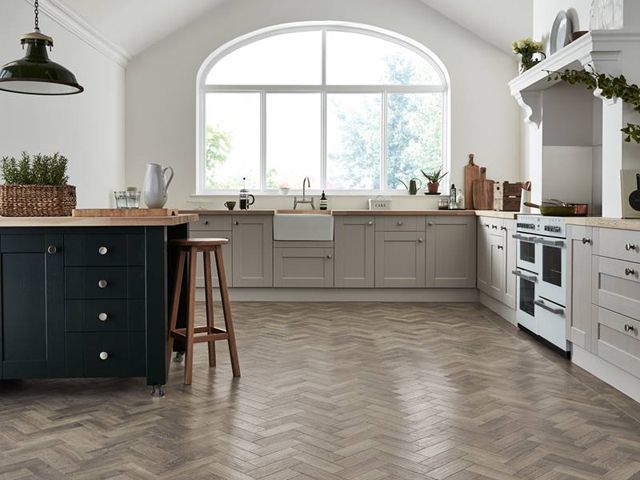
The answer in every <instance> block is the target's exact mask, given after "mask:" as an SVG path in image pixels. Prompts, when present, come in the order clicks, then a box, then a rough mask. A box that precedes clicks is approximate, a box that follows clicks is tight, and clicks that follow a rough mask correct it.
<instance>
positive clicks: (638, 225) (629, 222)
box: [565, 217, 640, 231]
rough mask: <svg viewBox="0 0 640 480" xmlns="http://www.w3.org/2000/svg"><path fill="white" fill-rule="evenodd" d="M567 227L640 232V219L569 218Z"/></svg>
mask: <svg viewBox="0 0 640 480" xmlns="http://www.w3.org/2000/svg"><path fill="white" fill-rule="evenodd" d="M565 223H566V224H567V225H580V226H583V227H600V228H616V229H618V230H635V231H640V219H633V218H609V217H567V219H566V220H565Z"/></svg>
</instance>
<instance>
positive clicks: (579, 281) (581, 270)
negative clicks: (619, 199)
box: [567, 225, 593, 351]
mask: <svg viewBox="0 0 640 480" xmlns="http://www.w3.org/2000/svg"><path fill="white" fill-rule="evenodd" d="M592 237H593V232H592V229H591V228H586V227H580V226H573V225H572V226H570V227H569V232H568V238H569V241H568V242H567V243H568V244H569V247H568V251H567V256H568V258H569V275H570V278H571V281H570V282H569V285H568V289H567V298H568V299H569V309H568V314H569V320H570V321H569V334H568V336H567V338H569V340H570V341H571V342H572V343H574V344H576V345H578V346H579V347H581V348H584V349H586V350H588V351H592V350H593V348H592V338H591V332H592V307H591V274H592V268H591V255H592V246H591V244H590V243H585V242H583V241H582V240H583V239H591V238H592Z"/></svg>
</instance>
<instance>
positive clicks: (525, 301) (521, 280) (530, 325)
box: [512, 268, 538, 333]
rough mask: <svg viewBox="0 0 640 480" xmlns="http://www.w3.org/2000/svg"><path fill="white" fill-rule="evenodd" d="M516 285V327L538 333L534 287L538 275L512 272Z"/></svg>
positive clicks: (519, 270) (518, 271) (520, 271)
mask: <svg viewBox="0 0 640 480" xmlns="http://www.w3.org/2000/svg"><path fill="white" fill-rule="evenodd" d="M512 273H513V274H514V275H515V276H516V278H517V280H516V281H517V283H518V288H517V304H518V310H517V312H516V320H517V321H518V325H521V326H523V327H524V328H526V329H527V330H529V331H531V332H533V333H538V324H537V321H536V305H535V300H536V285H537V284H538V275H536V274H535V273H532V272H528V271H526V270H521V269H520V268H518V269H516V270H514V271H513V272H512Z"/></svg>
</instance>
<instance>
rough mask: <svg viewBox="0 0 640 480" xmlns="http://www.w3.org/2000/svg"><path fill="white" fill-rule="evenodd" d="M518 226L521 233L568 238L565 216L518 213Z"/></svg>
mask: <svg viewBox="0 0 640 480" xmlns="http://www.w3.org/2000/svg"><path fill="white" fill-rule="evenodd" d="M516 228H517V230H518V231H519V232H521V233H530V234H538V235H543V236H546V237H556V238H566V233H565V225H564V218H562V217H543V216H542V215H518V221H517V223H516Z"/></svg>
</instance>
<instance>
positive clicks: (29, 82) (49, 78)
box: [0, 0, 84, 95]
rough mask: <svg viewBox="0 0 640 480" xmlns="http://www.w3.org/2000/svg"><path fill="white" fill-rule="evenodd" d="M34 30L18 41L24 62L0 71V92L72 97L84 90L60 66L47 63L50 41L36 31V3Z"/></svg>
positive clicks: (9, 64)
mask: <svg viewBox="0 0 640 480" xmlns="http://www.w3.org/2000/svg"><path fill="white" fill-rule="evenodd" d="M35 15H36V28H35V31H34V32H32V33H28V34H26V35H24V36H23V37H22V38H21V39H20V43H21V44H22V46H23V48H24V47H25V46H26V49H27V53H26V55H25V56H24V58H22V59H20V60H16V61H15V62H11V63H7V64H6V65H4V66H3V67H2V68H0V90H5V91H7V92H13V93H24V94H28V95H73V94H75V93H81V92H83V91H84V88H82V86H81V85H80V84H79V83H78V81H77V80H76V77H75V75H74V74H73V73H71V72H70V71H69V70H67V69H66V68H64V67H63V66H62V65H60V64H58V63H55V62H52V61H51V60H49V56H48V55H47V47H49V48H51V47H53V39H52V38H51V37H48V36H47V35H43V34H42V33H40V29H39V28H38V0H36V2H35Z"/></svg>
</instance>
